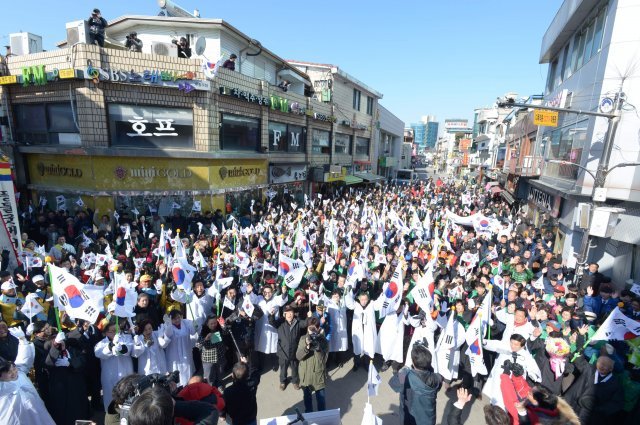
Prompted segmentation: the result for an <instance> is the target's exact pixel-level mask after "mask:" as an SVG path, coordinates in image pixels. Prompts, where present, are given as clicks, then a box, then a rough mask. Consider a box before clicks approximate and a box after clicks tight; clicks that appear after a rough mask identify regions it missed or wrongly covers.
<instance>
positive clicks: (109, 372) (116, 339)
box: [94, 322, 133, 412]
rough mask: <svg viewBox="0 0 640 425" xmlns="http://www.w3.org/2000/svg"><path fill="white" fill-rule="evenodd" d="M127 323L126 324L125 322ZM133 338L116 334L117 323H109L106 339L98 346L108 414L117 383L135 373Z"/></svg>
mask: <svg viewBox="0 0 640 425" xmlns="http://www.w3.org/2000/svg"><path fill="white" fill-rule="evenodd" d="M125 323H126V322H125ZM132 350H133V338H132V337H131V335H129V334H127V333H123V332H119V333H117V334H116V325H115V323H109V324H108V325H107V328H106V329H105V331H104V339H103V340H101V341H100V342H98V343H97V344H96V346H95V347H94V352H95V354H96V357H97V358H99V359H100V365H101V369H102V371H101V374H100V381H101V382H102V399H103V402H104V411H105V412H106V411H107V409H108V407H109V404H110V403H111V391H112V390H113V387H114V386H115V385H116V383H117V382H118V381H119V380H120V379H121V378H124V377H125V376H128V375H131V374H132V373H133V361H132V360H131V352H132Z"/></svg>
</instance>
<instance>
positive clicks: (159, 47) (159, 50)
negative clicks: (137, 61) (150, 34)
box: [151, 41, 178, 58]
mask: <svg viewBox="0 0 640 425" xmlns="http://www.w3.org/2000/svg"><path fill="white" fill-rule="evenodd" d="M151 54H154V55H160V56H170V57H172V58H177V57H178V46H176V45H175V44H173V43H161V42H159V41H154V42H152V43H151Z"/></svg>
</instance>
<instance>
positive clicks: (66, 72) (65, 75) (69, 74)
mask: <svg viewBox="0 0 640 425" xmlns="http://www.w3.org/2000/svg"><path fill="white" fill-rule="evenodd" d="M58 78H60V79H61V80H68V79H71V78H76V70H75V69H73V68H67V69H61V70H59V71H58Z"/></svg>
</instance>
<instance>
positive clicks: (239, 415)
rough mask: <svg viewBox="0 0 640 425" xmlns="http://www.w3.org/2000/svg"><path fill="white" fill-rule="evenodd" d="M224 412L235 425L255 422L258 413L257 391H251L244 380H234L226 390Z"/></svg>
mask: <svg viewBox="0 0 640 425" xmlns="http://www.w3.org/2000/svg"><path fill="white" fill-rule="evenodd" d="M223 397H224V402H225V408H224V412H225V413H226V414H227V415H229V417H230V418H231V420H232V421H233V424H234V425H246V424H249V423H251V422H255V420H256V416H257V415H258V402H257V400H256V393H255V392H254V391H251V389H250V388H249V386H248V385H247V383H246V382H244V381H237V382H234V383H233V384H232V385H231V386H230V387H229V388H227V389H225V390H224V396H223Z"/></svg>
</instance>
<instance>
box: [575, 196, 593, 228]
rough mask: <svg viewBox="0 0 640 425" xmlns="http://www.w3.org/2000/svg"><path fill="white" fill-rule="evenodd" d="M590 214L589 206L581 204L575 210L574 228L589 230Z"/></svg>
mask: <svg viewBox="0 0 640 425" xmlns="http://www.w3.org/2000/svg"><path fill="white" fill-rule="evenodd" d="M590 214H591V204H587V203H585V202H581V203H579V204H578V208H577V209H576V226H578V227H579V228H581V229H588V228H589V215H590Z"/></svg>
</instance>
